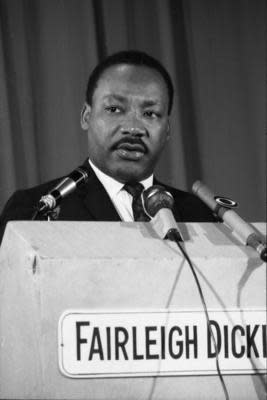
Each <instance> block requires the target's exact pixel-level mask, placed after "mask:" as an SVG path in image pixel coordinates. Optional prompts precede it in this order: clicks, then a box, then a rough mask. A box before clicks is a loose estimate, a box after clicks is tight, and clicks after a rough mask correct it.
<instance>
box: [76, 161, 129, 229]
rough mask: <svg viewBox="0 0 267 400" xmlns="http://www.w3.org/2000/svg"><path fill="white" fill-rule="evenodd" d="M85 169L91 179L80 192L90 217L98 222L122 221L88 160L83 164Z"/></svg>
mask: <svg viewBox="0 0 267 400" xmlns="http://www.w3.org/2000/svg"><path fill="white" fill-rule="evenodd" d="M83 168H86V170H87V172H88V175H89V178H88V181H87V183H86V184H85V185H84V186H82V187H81V188H79V189H78V190H79V195H80V196H81V197H82V199H83V203H84V206H85V207H86V208H87V210H88V212H89V213H90V215H92V217H93V218H94V219H95V220H96V221H121V218H120V216H119V214H118V213H117V210H116V209H115V207H114V205H113V203H112V201H111V199H110V197H109V195H108V194H107V192H106V190H105V188H104V186H103V185H102V183H101V182H100V181H99V180H98V178H97V177H96V175H95V173H94V171H93V170H92V168H91V167H90V164H89V162H88V160H86V161H85V163H84V164H83Z"/></svg>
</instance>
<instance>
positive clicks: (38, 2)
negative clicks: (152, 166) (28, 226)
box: [0, 0, 266, 221]
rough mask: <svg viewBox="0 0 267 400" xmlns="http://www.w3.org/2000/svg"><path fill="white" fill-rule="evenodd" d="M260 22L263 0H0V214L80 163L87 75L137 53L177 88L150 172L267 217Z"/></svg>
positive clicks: (256, 217) (250, 216) (247, 214)
mask: <svg viewBox="0 0 267 400" xmlns="http://www.w3.org/2000/svg"><path fill="white" fill-rule="evenodd" d="M265 23H266V3H265V0H235V1H233V0H184V1H182V0H180V1H179V0H78V1H77V0H0V209H2V207H3V205H4V203H5V202H6V200H7V199H8V197H9V196H10V195H11V194H12V192H13V191H14V190H16V189H18V188H26V187H30V186H33V185H36V184H39V183H41V182H44V181H46V180H49V179H52V178H55V177H59V176H61V175H63V174H66V173H69V172H70V171H71V170H72V169H74V168H75V167H76V166H78V165H79V164H80V163H82V162H83V160H84V159H85V158H86V156H87V140H86V134H85V133H84V132H83V131H82V130H81V128H80V110H81V107H82V104H83V102H84V97H85V87H86V83H87V78H88V75H89V73H90V72H91V70H92V68H93V67H94V66H95V64H96V63H97V62H98V61H99V60H101V59H103V57H105V56H106V55H108V54H111V53H113V52H115V51H118V50H122V49H139V50H144V51H146V52H148V53H150V54H151V55H152V56H154V57H156V58H158V59H159V60H160V61H161V62H162V63H163V64H164V65H165V66H166V67H167V69H168V70H169V72H170V74H171V76H172V78H173V81H174V84H175V87H176V96H175V104H174V110H173V115H172V120H171V132H172V136H171V140H170V142H169V144H168V146H167V147H166V149H165V151H164V154H163V156H162V158H161V161H160V164H159V165H158V167H157V176H158V178H160V179H163V180H164V181H165V182H166V183H169V184H172V185H173V186H176V187H178V188H181V189H186V190H191V186H192V183H193V182H194V181H195V180H197V179H201V180H203V181H204V182H205V183H206V184H207V185H208V186H209V187H210V188H211V189H212V190H213V191H215V192H216V193H217V194H220V195H226V196H230V197H232V198H234V199H235V200H237V201H238V202H239V204H240V208H239V213H240V215H241V216H243V217H244V218H246V219H247V220H250V221H263V220H265V204H266V186H265V137H264V133H265V131H266V93H265V92H266V79H265V76H266V57H265V56H266V44H265V35H266V29H265Z"/></svg>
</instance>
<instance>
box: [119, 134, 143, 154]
mask: <svg viewBox="0 0 267 400" xmlns="http://www.w3.org/2000/svg"><path fill="white" fill-rule="evenodd" d="M124 144H125V145H127V144H129V145H130V146H136V147H137V148H138V147H139V148H141V149H142V150H143V151H144V152H145V153H147V152H148V148H147V145H146V144H145V143H144V142H143V140H142V139H141V138H139V137H131V136H129V137H124V138H121V139H120V140H118V141H117V142H116V143H114V145H113V146H112V150H116V149H117V148H118V147H120V146H121V145H124Z"/></svg>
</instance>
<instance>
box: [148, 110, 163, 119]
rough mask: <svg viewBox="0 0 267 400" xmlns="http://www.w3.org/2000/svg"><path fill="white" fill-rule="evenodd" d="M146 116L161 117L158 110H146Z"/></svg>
mask: <svg viewBox="0 0 267 400" xmlns="http://www.w3.org/2000/svg"><path fill="white" fill-rule="evenodd" d="M144 116H145V117H148V118H160V114H159V113H158V112H156V111H145V112H144Z"/></svg>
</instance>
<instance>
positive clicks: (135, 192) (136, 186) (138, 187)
mask: <svg viewBox="0 0 267 400" xmlns="http://www.w3.org/2000/svg"><path fill="white" fill-rule="evenodd" d="M124 189H125V190H126V191H127V192H128V193H130V194H131V195H132V196H133V199H134V200H135V199H137V198H138V197H139V196H140V195H141V193H142V191H143V190H144V185H142V183H140V182H129V183H125V185H124Z"/></svg>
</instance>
